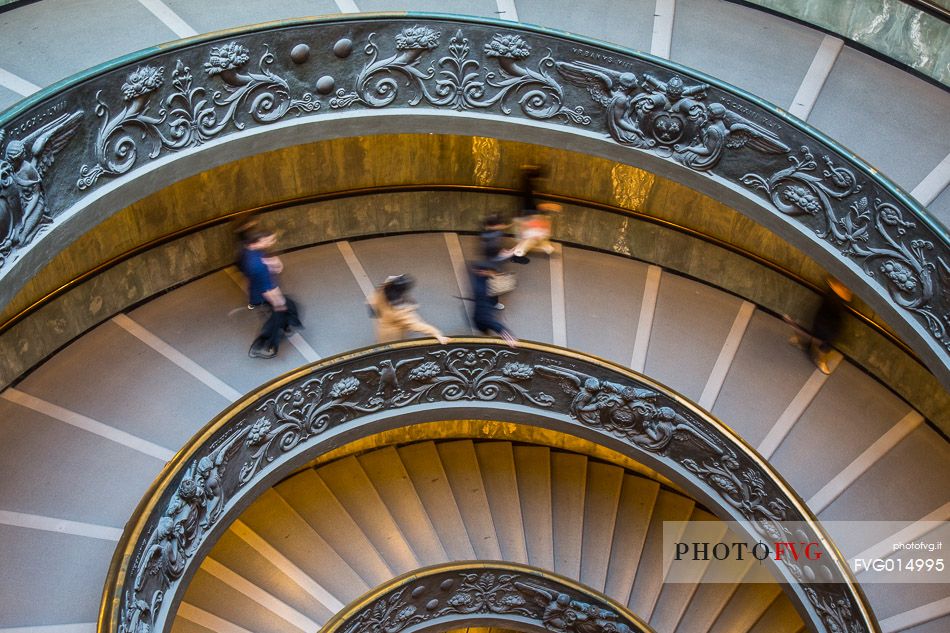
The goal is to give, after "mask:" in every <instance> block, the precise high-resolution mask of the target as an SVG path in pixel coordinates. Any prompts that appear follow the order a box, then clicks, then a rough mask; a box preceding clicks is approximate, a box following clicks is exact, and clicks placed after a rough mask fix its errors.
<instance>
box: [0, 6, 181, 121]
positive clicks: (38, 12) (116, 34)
mask: <svg viewBox="0 0 950 633" xmlns="http://www.w3.org/2000/svg"><path fill="white" fill-rule="evenodd" d="M43 2H45V3H46V4H41V3H30V4H26V5H24V6H20V7H17V8H16V9H14V10H12V11H6V12H3V13H0V35H2V36H0V59H2V60H3V68H4V69H5V70H8V71H10V72H12V73H14V74H15V75H18V76H20V77H23V78H24V79H27V80H29V81H30V82H32V83H34V84H36V85H38V86H40V87H44V86H48V85H50V84H53V83H56V82H57V81H59V80H60V79H64V78H66V77H68V76H69V75H72V74H74V73H78V72H80V71H83V70H86V69H87V68H92V67H93V66H96V65H98V64H101V63H103V62H107V61H109V60H111V59H114V58H116V57H121V56H123V55H127V54H129V53H132V52H134V51H137V50H140V49H143V48H146V47H148V46H152V45H155V44H161V43H163V42H169V41H171V40H175V39H178V38H177V36H176V35H175V33H174V32H173V31H171V29H169V28H168V27H167V26H165V25H164V24H162V22H161V21H159V19H158V18H156V17H155V16H154V15H152V14H151V13H150V12H149V11H148V9H146V8H145V7H144V6H143V5H142V4H140V3H138V2H134V1H133V0H121V1H118V2H116V1H115V0H84V1H83V2H73V1H72V0H49V1H48V2H47V0H43ZM54 14H55V15H56V19H51V17H50V16H52V15H54ZM103 16H108V21H104V20H103ZM91 33H96V34H102V36H99V37H91V36H90V34H91ZM91 110H92V109H91V108H90V112H91Z"/></svg>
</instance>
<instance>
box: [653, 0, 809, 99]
mask: <svg viewBox="0 0 950 633" xmlns="http://www.w3.org/2000/svg"><path fill="white" fill-rule="evenodd" d="M822 38H823V35H822V34H821V33H819V32H818V31H815V30H813V29H809V28H807V27H804V26H801V25H798V24H795V23H793V22H789V21H787V20H783V19H780V18H776V17H775V16H772V15H768V14H766V13H763V12H762V11H758V10H755V9H750V8H748V7H743V6H739V5H736V4H732V3H730V2H721V1H718V2H710V1H709V0H679V1H678V2H677V3H676V17H675V19H674V22H673V44H672V48H671V50H670V58H671V59H672V60H673V61H675V62H677V63H680V64H683V65H684V66H689V67H691V68H696V69H698V70H701V71H703V72H705V73H709V74H710V75H712V76H713V77H717V78H719V79H722V80H723V81H727V82H729V83H731V84H733V85H736V86H738V87H739V88H742V89H744V90H748V91H749V92H751V93H752V94H754V95H757V96H760V97H762V98H764V99H767V100H768V101H771V102H772V103H774V104H775V105H777V106H779V107H780V108H788V107H789V106H790V105H791V103H792V100H793V98H794V97H795V93H796V92H797V91H798V86H799V84H800V83H801V80H802V79H803V78H804V77H805V73H806V72H808V67H809V66H810V65H811V62H812V60H813V59H814V57H815V52H816V51H817V50H818V46H819V45H820V44H821V40H822Z"/></svg>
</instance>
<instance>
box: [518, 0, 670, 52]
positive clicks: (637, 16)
mask: <svg viewBox="0 0 950 633" xmlns="http://www.w3.org/2000/svg"><path fill="white" fill-rule="evenodd" d="M516 6H517V7H518V19H519V20H520V21H521V22H528V23H530V24H540V25H542V26H547V27H550V28H555V29H561V30H562V31H567V32H568V33H578V34H580V35H586V36H588V37H593V38H597V39H600V40H605V41H607V42H610V43H611V44H619V45H620V46H625V47H627V48H633V49H636V50H641V51H646V52H648V53H649V52H650V41H651V39H652V35H653V14H654V13H655V11H656V1H655V0H621V1H619V2H618V1H617V0H591V1H589V2H579V3H574V4H573V5H571V10H570V11H564V12H561V11H553V10H552V7H551V2H549V1H548V0H517V2H516Z"/></svg>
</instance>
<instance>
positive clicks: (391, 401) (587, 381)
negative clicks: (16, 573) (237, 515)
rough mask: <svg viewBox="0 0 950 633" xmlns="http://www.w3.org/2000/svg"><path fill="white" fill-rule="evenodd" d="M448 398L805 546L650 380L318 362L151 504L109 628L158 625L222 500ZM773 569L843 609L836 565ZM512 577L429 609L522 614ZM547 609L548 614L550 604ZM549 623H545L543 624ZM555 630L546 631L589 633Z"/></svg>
mask: <svg viewBox="0 0 950 633" xmlns="http://www.w3.org/2000/svg"><path fill="white" fill-rule="evenodd" d="M460 402H461V403H464V402H482V403H495V404H496V406H500V407H509V406H512V405H514V406H517V407H518V408H519V409H520V410H529V411H530V410H533V411H535V412H536V413H537V415H538V416H550V415H555V416H562V419H566V420H572V421H573V423H576V424H578V425H582V426H584V427H588V428H590V429H595V430H597V431H600V432H602V433H607V434H610V435H612V436H613V437H615V438H617V439H620V440H621V441H623V442H626V443H627V444H628V446H630V447H632V448H633V449H635V451H639V452H640V453H639V454H641V455H651V456H654V457H655V458H656V459H658V460H660V461H661V462H662V463H664V464H666V465H667V466H668V467H669V468H672V469H676V470H677V471H678V472H680V473H681V474H682V475H683V476H685V477H686V478H687V479H690V480H691V481H693V482H694V483H695V484H696V485H698V486H700V487H705V489H706V490H707V491H708V494H709V495H710V496H711V497H712V498H713V499H714V500H716V503H718V504H719V505H721V506H722V507H724V508H727V509H729V510H730V511H731V512H732V513H733V514H734V515H738V516H741V517H742V518H743V519H745V520H746V521H747V522H748V525H750V526H751V528H750V529H751V531H752V537H753V538H755V537H758V538H767V539H769V540H775V539H777V538H779V537H782V539H783V540H787V539H788V538H790V537H801V538H802V539H806V540H809V541H811V540H816V539H817V538H819V537H818V536H817V535H815V534H795V535H790V534H788V533H787V531H785V530H784V528H783V527H782V525H781V523H782V522H785V521H797V520H801V519H802V518H803V517H802V515H801V514H800V513H799V512H798V511H797V510H795V509H794V508H795V506H794V503H792V501H791V500H789V499H788V498H787V497H785V496H784V493H783V489H782V488H781V486H780V485H779V484H778V483H776V482H775V481H774V480H773V479H771V477H770V476H769V475H768V473H766V472H765V471H763V470H762V468H761V467H760V466H759V465H758V464H757V463H756V462H754V461H753V460H751V459H750V458H748V457H746V456H744V455H742V456H740V455H739V452H738V450H737V449H736V448H734V447H733V446H731V445H730V441H729V439H728V438H727V437H726V436H724V435H723V432H722V431H721V430H719V429H718V428H716V427H715V426H713V425H712V423H710V422H708V421H705V420H704V419H702V418H700V417H698V416H697V415H696V414H695V413H694V412H693V411H691V410H690V409H689V408H687V407H685V406H683V405H682V404H680V403H679V402H678V401H677V400H675V399H674V398H673V397H671V396H670V395H667V394H665V393H663V392H660V391H658V390H657V389H656V388H654V387H652V386H650V385H647V384H643V383H640V382H638V381H636V380H634V379H632V378H630V377H628V376H626V375H620V374H618V373H617V372H615V371H613V370H611V369H609V368H607V367H604V366H603V365H598V364H597V363H596V362H593V361H589V360H584V359H582V358H574V357H568V356H562V355H560V354H558V353H556V352H554V351H553V350H551V351H544V350H542V349H531V348H519V349H517V350H512V349H508V348H505V347H500V346H494V345H490V344H486V343H484V342H478V343H476V342H472V343H459V344H453V345H450V346H446V347H443V346H423V345H414V346H413V345H409V346H405V347H400V348H398V349H387V348H382V349H381V350H378V351H373V352H367V353H364V354H359V355H356V356H354V357H346V358H344V359H343V360H341V361H339V362H336V363H332V364H329V365H326V366H322V367H320V368H318V369H315V370H314V371H313V372H312V373H310V374H306V375H304V376H301V377H299V378H297V379H295V380H294V381H292V382H290V383H288V384H285V385H283V386H281V387H279V388H277V389H275V390H274V391H273V392H271V393H269V394H266V395H263V396H261V397H260V398H259V399H258V400H257V401H256V402H254V403H252V404H249V405H248V406H247V407H246V408H245V409H244V410H243V411H242V412H241V413H239V414H237V415H235V416H234V417H232V418H230V421H229V422H228V423H227V424H226V425H224V426H222V427H221V428H220V429H218V430H217V431H216V432H215V434H214V435H213V437H212V438H211V439H210V440H208V441H207V444H206V445H205V446H203V447H200V448H199V449H197V450H196V452H195V453H194V455H195V456H194V457H193V458H191V459H190V460H189V461H188V462H187V464H185V465H183V467H182V469H181V471H180V472H179V473H178V474H177V475H176V476H175V478H174V480H173V481H174V482H175V483H174V484H172V485H171V486H170V487H169V488H168V489H167V491H166V493H165V496H164V497H163V500H162V501H161V502H160V503H159V504H158V506H156V507H157V508H160V510H156V513H155V514H154V515H153V516H152V517H151V518H150V519H149V520H148V523H147V528H146V529H145V530H144V531H143V533H142V536H141V537H140V539H139V541H138V542H137V544H136V545H135V548H134V553H133V554H131V558H130V560H129V564H128V568H127V572H126V580H125V584H124V588H123V589H122V590H121V594H120V595H122V599H121V606H120V613H119V622H118V630H119V633H151V631H152V630H153V629H154V628H155V627H156V623H160V622H162V621H163V620H162V619H161V618H159V617H158V616H159V614H160V613H161V609H162V604H163V601H164V600H165V596H167V595H168V594H169V593H170V592H171V593H173V592H176V591H178V589H179V583H180V579H181V578H182V577H183V576H184V574H185V572H186V570H187V569H188V567H189V566H190V565H192V564H193V560H192V559H193V558H194V556H195V552H197V550H198V548H199V546H200V545H201V544H202V542H204V540H205V539H206V538H207V537H208V535H209V533H210V532H211V531H212V529H213V528H214V526H215V525H216V524H217V522H218V521H219V520H220V518H221V516H222V515H223V514H224V513H225V512H226V511H227V508H228V506H229V504H230V503H231V500H232V499H234V498H235V497H236V496H239V495H240V494H243V493H242V490H244V489H245V488H247V487H249V486H254V485H255V483H256V482H257V481H259V479H260V478H262V477H264V476H266V475H267V474H268V473H269V472H270V470H271V469H272V468H273V467H274V466H275V465H276V464H281V463H283V462H285V461H286V460H287V459H288V458H290V457H291V456H293V455H297V454H301V453H302V452H305V451H308V450H310V449H311V448H312V447H314V446H316V445H317V444H318V443H319V441H320V437H321V436H322V435H324V434H325V433H327V431H329V430H331V429H334V428H336V427H339V426H340V425H344V424H354V423H359V421H360V419H361V418H363V417H367V416H369V417H370V418H373V417H378V416H379V415H381V414H383V413H385V412H387V411H398V410H403V409H408V408H410V407H416V408H419V407H428V406H431V405H436V404H439V403H460ZM783 563H784V564H785V565H786V566H787V570H788V574H789V576H790V577H791V578H793V579H796V580H798V581H800V582H801V583H803V584H804V586H806V587H810V588H811V589H812V590H813V594H812V593H809V594H805V595H806V597H807V598H808V599H809V600H810V601H811V602H813V603H814V605H815V606H816V608H817V607H818V606H820V608H821V609H823V610H827V609H834V608H836V607H835V605H839V604H842V603H843V604H846V605H848V608H849V609H851V610H852V611H856V610H855V609H854V608H853V602H852V601H851V598H850V597H849V596H850V594H849V593H848V592H847V589H846V588H847V585H845V584H841V581H842V578H843V576H842V574H843V572H842V571H841V568H840V567H835V566H833V563H832V562H830V561H825V560H822V561H814V562H809V563H801V564H800V565H801V566H799V565H796V564H794V563H789V562H788V560H785V559H783ZM512 582H513V579H508V580H506V579H505V578H503V577H499V576H495V577H491V578H489V577H487V576H485V577H482V576H479V577H475V576H472V577H466V579H465V582H464V583H461V584H459V585H458V587H457V591H456V593H455V594H453V596H451V597H446V599H445V600H444V601H440V602H439V606H438V609H435V607H434V606H433V607H432V608H431V609H429V611H431V612H432V613H443V614H444V613H448V612H446V611H444V610H445V609H452V610H454V611H453V613H465V612H466V610H469V609H475V610H478V609H483V608H484V609H489V610H492V609H494V608H502V607H503V608H504V609H511V610H512V612H516V611H517V610H518V609H522V608H527V607H526V606H525V605H524V604H521V603H520V602H518V600H517V599H516V596H518V595H522V596H523V594H524V588H523V587H517V586H515V585H513V584H511V583H512ZM506 583H507V584H506ZM826 583H829V584H826ZM812 595H814V596H817V598H814V599H813V598H812ZM400 599H401V598H400V597H394V598H392V600H393V601H394V602H393V604H391V605H389V606H386V605H384V604H382V603H380V604H378V605H377V606H376V607H374V609H373V610H372V611H370V612H367V614H366V615H365V617H364V621H365V622H370V621H372V622H374V624H372V625H370V624H366V626H370V627H371V628H370V629H359V630H384V631H393V632H394V633H395V632H396V631H399V630H401V628H404V626H408V624H406V623H409V622H415V621H416V619H414V618H416V616H417V615H419V614H422V613H429V611H420V610H419V607H418V605H416V606H415V608H416V611H411V612H410V611H409V610H406V609H405V608H403V607H399V608H396V606H395V603H396V602H398V601H399V600H400ZM816 600H817V602H816ZM492 605H494V606H492ZM499 605H500V606H499ZM548 606H549V607H550V608H552V609H553V608H554V604H553V603H552V602H550V601H549V602H548ZM390 607H391V608H390ZM433 609H434V611H433ZM473 612H474V611H473ZM850 612H851V611H849V613H850ZM842 617H844V618H845V621H846V622H848V623H849V624H848V626H849V627H850V628H848V629H846V630H848V631H851V630H852V629H853V628H854V627H855V626H857V627H858V628H856V629H854V630H866V629H863V628H861V626H863V625H860V622H859V621H858V620H856V619H854V618H853V617H852V616H850V615H848V616H847V617H845V616H842ZM550 619H551V621H552V622H554V621H555V620H556V618H555V616H553V615H552V616H551V618H550ZM855 623H857V624H855ZM557 626H561V625H552V626H551V627H549V628H550V629H551V630H554V631H562V630H563V631H572V630H577V631H579V632H582V633H586V631H588V630H591V629H586V628H579V629H570V628H563V627H562V628H560V629H559V628H557ZM372 627H378V628H375V629H374V628H372ZM552 627H553V628H552ZM354 630H356V629H354ZM828 630H832V629H828Z"/></svg>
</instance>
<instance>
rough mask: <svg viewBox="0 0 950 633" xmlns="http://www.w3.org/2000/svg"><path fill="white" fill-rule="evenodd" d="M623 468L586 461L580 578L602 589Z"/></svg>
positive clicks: (608, 563)
mask: <svg viewBox="0 0 950 633" xmlns="http://www.w3.org/2000/svg"><path fill="white" fill-rule="evenodd" d="M623 477H624V472H623V469H622V468H620V467H619V466H612V465H609V464H603V463H600V462H595V461H589V462H588V464H587V482H586V487H587V489H586V491H585V493H584V521H583V526H584V535H583V539H582V543H581V566H580V574H579V576H578V577H579V578H580V581H581V582H582V583H584V584H585V585H587V586H588V587H591V588H593V589H596V590H597V591H601V592H603V591H604V589H605V588H606V585H607V569H608V567H609V566H610V558H611V546H612V545H613V542H614V538H615V536H616V534H617V532H616V528H617V514H618V507H619V504H620V498H621V491H622V489H623Z"/></svg>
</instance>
